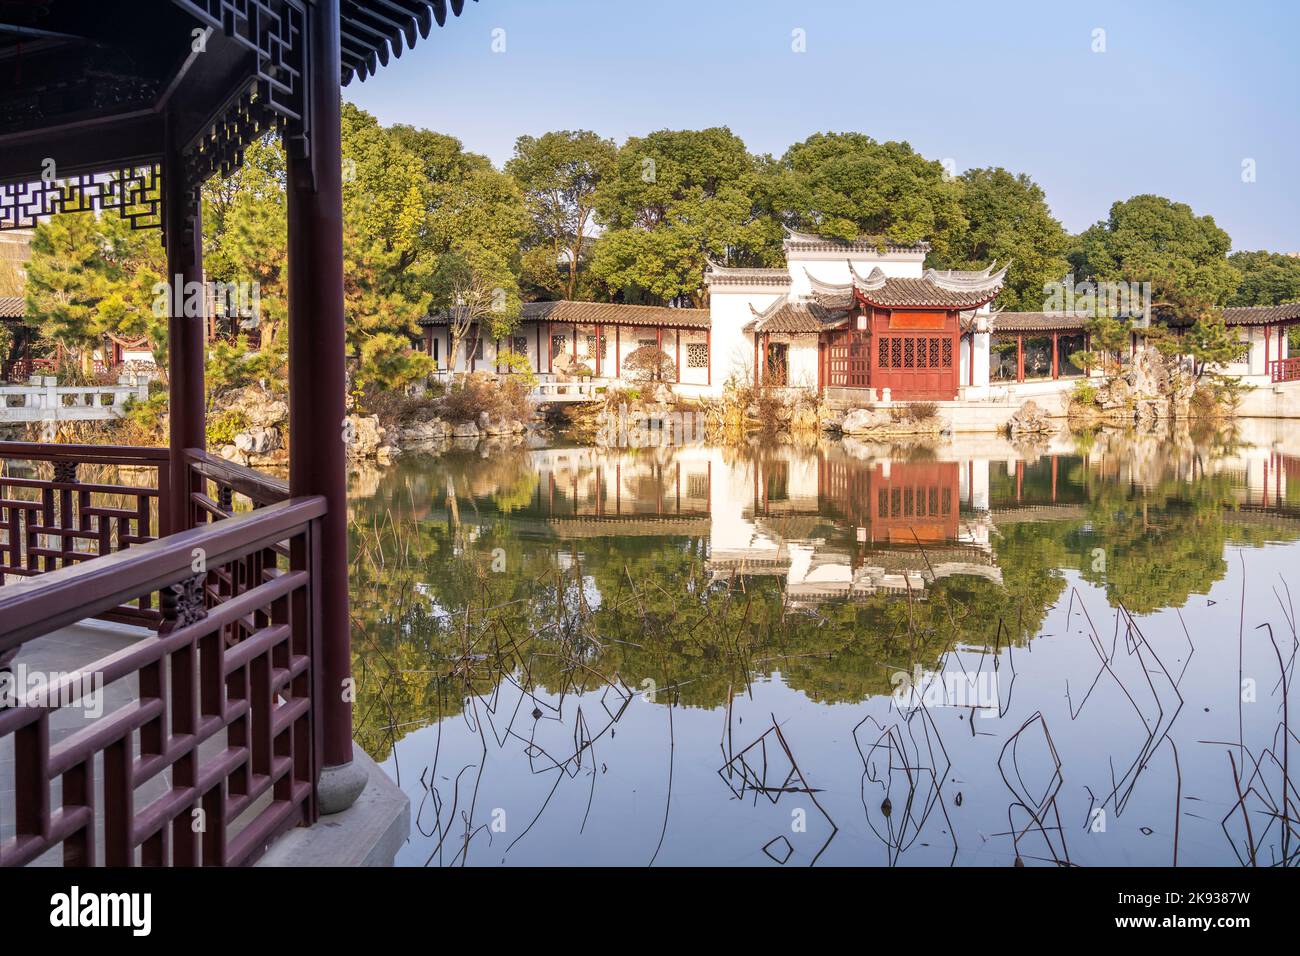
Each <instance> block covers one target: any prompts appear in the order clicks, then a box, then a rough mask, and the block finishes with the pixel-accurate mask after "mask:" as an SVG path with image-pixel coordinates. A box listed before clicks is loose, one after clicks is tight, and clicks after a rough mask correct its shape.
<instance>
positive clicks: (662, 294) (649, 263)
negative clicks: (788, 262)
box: [591, 127, 780, 306]
mask: <svg viewBox="0 0 1300 956" xmlns="http://www.w3.org/2000/svg"><path fill="white" fill-rule="evenodd" d="M761 167H762V163H761V161H760V160H759V159H757V158H756V157H754V156H752V155H750V153H749V152H748V151H747V150H746V149H745V144H744V143H743V142H742V141H741V140H740V138H739V137H738V136H736V135H735V134H734V133H732V132H731V130H729V129H727V128H725V127H714V128H711V129H704V130H660V131H659V132H655V133H651V134H650V135H648V136H641V137H632V138H631V139H629V140H628V141H627V142H626V143H624V144H623V146H622V147H621V148H620V149H619V151H618V159H617V162H616V164H615V168H614V171H613V174H612V175H609V176H607V177H606V178H605V179H604V181H603V182H602V183H601V185H600V187H599V189H598V190H597V192H596V200H595V202H596V213H597V219H598V221H599V222H600V224H601V225H603V226H604V227H605V230H606V231H605V234H604V235H602V236H601V238H600V239H599V240H598V241H597V243H596V249H595V254H594V257H593V260H592V264H591V271H592V274H593V276H595V277H596V278H597V279H599V280H600V281H602V282H603V283H605V284H606V285H607V286H608V287H609V290H610V292H611V293H612V294H614V295H617V296H620V297H621V298H622V299H623V300H624V301H645V302H650V303H665V302H669V301H672V300H673V299H678V298H689V299H690V300H691V302H692V303H693V304H694V305H697V306H699V305H703V304H704V300H705V292H704V267H705V263H706V260H708V259H710V258H711V259H714V260H717V261H720V262H726V263H729V264H731V265H774V264H776V263H778V262H779V261H780V245H779V239H780V229H779V227H778V225H777V223H776V221H775V220H774V219H773V218H772V216H771V215H770V212H769V211H767V210H766V209H765V208H764V203H763V202H762V201H761V200H760V198H759V197H760V195H761V186H760V169H761Z"/></svg>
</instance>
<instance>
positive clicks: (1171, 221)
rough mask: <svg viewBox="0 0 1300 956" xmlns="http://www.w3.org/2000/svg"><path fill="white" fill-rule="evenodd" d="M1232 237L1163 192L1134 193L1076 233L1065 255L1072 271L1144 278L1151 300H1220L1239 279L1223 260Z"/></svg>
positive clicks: (1095, 275) (1108, 278) (1102, 276)
mask: <svg viewBox="0 0 1300 956" xmlns="http://www.w3.org/2000/svg"><path fill="white" fill-rule="evenodd" d="M1231 245H1232V240H1231V238H1230V237H1229V236H1228V234H1227V233H1226V232H1224V231H1223V230H1222V229H1220V228H1219V227H1218V226H1217V225H1215V222H1214V218H1213V217H1212V216H1197V215H1196V214H1195V213H1194V212H1193V211H1192V208H1191V207H1190V206H1188V205H1187V204H1186V203H1177V202H1173V201H1172V200H1169V199H1165V198H1164V197H1163V196H1153V195H1142V196H1134V197H1133V198H1132V199H1127V200H1125V201H1123V202H1117V203H1115V204H1114V205H1112V206H1111V207H1110V216H1109V217H1108V218H1107V219H1106V220H1105V221H1104V222H1098V223H1096V224H1095V225H1093V226H1090V227H1088V228H1087V229H1086V230H1084V232H1083V233H1082V234H1081V235H1079V236H1078V237H1077V239H1076V241H1075V244H1074V247H1073V249H1072V250H1071V252H1070V254H1069V259H1070V264H1071V265H1072V266H1073V268H1074V272H1075V273H1076V274H1077V275H1080V276H1084V277H1088V278H1091V279H1095V280H1098V281H1118V282H1149V283H1151V292H1152V297H1153V298H1154V299H1155V301H1156V303H1157V304H1159V303H1166V302H1170V303H1172V302H1179V303H1182V304H1183V305H1186V304H1187V303H1189V302H1193V301H1195V302H1199V303H1202V304H1203V305H1204V306H1214V305H1223V304H1224V303H1225V302H1226V301H1227V299H1228V297H1229V296H1230V295H1231V294H1232V292H1233V291H1234V290H1235V289H1236V288H1237V285H1238V284H1239V282H1240V281H1241V278H1240V274H1239V273H1238V272H1237V270H1236V269H1234V268H1233V267H1232V266H1231V265H1230V264H1229V262H1228V258H1227V257H1228V249H1229V248H1230V247H1231Z"/></svg>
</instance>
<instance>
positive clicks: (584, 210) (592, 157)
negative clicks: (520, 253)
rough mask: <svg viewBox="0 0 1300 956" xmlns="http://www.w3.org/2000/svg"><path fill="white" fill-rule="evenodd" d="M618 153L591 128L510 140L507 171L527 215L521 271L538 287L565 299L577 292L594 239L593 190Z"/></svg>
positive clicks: (608, 171)
mask: <svg viewBox="0 0 1300 956" xmlns="http://www.w3.org/2000/svg"><path fill="white" fill-rule="evenodd" d="M617 157H618V147H617V146H616V145H615V144H614V141H613V140H609V139H601V138H600V137H599V136H597V135H596V134H595V133H593V132H591V131H590V130H578V131H577V132H571V131H569V130H563V131H560V132H553V133H546V134H545V135H543V136H540V137H534V136H520V137H519V138H518V139H517V140H515V155H514V158H513V159H511V160H510V162H508V163H507V164H506V172H507V173H509V174H510V175H511V176H513V177H514V178H515V181H516V182H517V183H518V184H519V188H520V189H521V190H522V191H523V194H524V200H525V202H526V203H527V206H528V213H529V215H530V216H531V217H532V232H531V234H530V236H529V238H528V243H527V249H526V251H525V255H524V267H525V274H526V276H527V277H528V278H529V279H530V280H531V281H533V282H534V283H535V284H537V285H538V286H540V287H541V288H542V289H543V290H545V291H547V292H549V293H552V294H555V295H559V296H560V297H562V298H565V299H575V298H577V297H578V289H579V279H580V276H579V270H580V269H583V268H584V267H585V265H586V255H587V252H588V250H589V247H590V245H591V244H592V242H593V239H592V238H591V237H590V236H588V235H587V232H588V230H589V229H590V227H591V225H592V223H593V216H594V213H595V201H596V190H597V189H598V188H599V187H600V184H601V183H602V182H603V181H604V179H605V177H606V176H608V175H609V174H610V173H611V172H612V171H613V169H614V163H615V161H616V159H617Z"/></svg>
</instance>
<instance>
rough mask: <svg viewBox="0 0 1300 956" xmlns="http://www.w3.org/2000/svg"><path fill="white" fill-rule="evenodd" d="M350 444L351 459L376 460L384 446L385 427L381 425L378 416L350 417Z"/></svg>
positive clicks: (348, 421)
mask: <svg viewBox="0 0 1300 956" xmlns="http://www.w3.org/2000/svg"><path fill="white" fill-rule="evenodd" d="M346 421H347V423H348V435H349V437H350V438H351V440H350V441H349V442H348V446H347V447H348V457H349V458H374V457H375V454H376V453H377V452H378V451H379V447H380V446H381V445H383V444H384V427H383V426H382V425H380V424H379V417H378V416H377V415H367V416H365V417H364V418H363V417H362V416H360V415H349V416H348V417H347V419H346Z"/></svg>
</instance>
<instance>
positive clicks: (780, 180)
mask: <svg viewBox="0 0 1300 956" xmlns="http://www.w3.org/2000/svg"><path fill="white" fill-rule="evenodd" d="M772 188H773V193H774V196H773V201H774V203H775V206H776V208H777V209H778V210H779V211H780V214H781V218H782V220H783V221H784V222H785V223H786V225H788V226H790V227H791V228H793V229H799V230H804V231H808V232H815V233H818V234H820V235H824V236H834V237H835V238H838V239H857V238H859V237H862V236H878V237H880V238H881V239H882V240H887V241H889V242H894V243H900V244H908V245H910V244H912V243H916V242H922V241H926V242H929V243H930V246H931V249H932V250H933V252H934V254H935V256H936V257H937V258H939V259H946V258H947V257H949V256H950V255H952V254H954V252H956V251H957V243H958V242H959V241H960V240H961V238H962V237H963V236H964V235H965V233H966V231H967V229H968V227H969V223H968V222H967V219H966V216H965V213H964V212H963V210H962V206H961V186H960V185H959V184H958V182H957V181H956V180H954V179H953V178H951V177H950V176H948V175H947V172H946V171H945V169H944V167H943V165H942V164H941V163H939V162H936V161H934V160H929V159H926V158H925V157H923V156H921V155H920V154H919V153H917V152H915V151H914V150H913V149H912V147H911V146H909V145H908V144H907V143H898V142H887V143H878V142H876V141H875V140H874V139H872V138H871V137H870V136H867V135H865V134H864V133H816V134H814V135H812V136H810V137H808V138H807V139H806V140H804V141H803V142H802V143H796V144H795V145H793V146H791V147H790V148H789V149H787V150H786V151H785V155H784V156H782V157H781V159H780V160H779V161H778V162H777V164H776V166H775V169H774V170H773V187H772Z"/></svg>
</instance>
